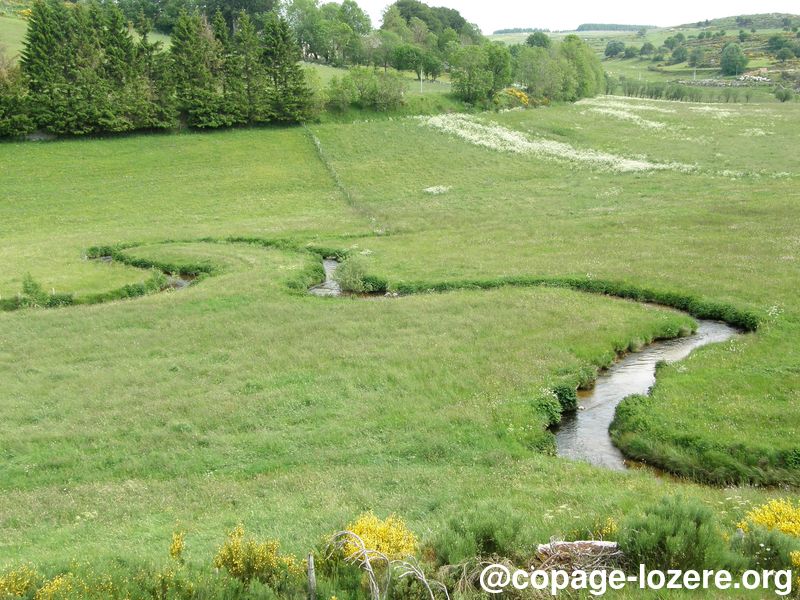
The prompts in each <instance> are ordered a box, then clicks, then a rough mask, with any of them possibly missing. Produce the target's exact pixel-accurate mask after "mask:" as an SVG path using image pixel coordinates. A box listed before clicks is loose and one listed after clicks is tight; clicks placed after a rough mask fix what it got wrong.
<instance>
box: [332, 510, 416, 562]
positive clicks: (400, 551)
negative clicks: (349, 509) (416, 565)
mask: <svg viewBox="0 0 800 600" xmlns="http://www.w3.org/2000/svg"><path fill="white" fill-rule="evenodd" d="M347 529H348V530H349V531H352V532H353V533H355V534H356V535H357V536H358V537H360V538H361V539H362V540H363V542H364V546H365V547H366V548H368V549H370V550H377V551H378V552H382V553H383V554H385V555H386V556H387V557H388V558H389V559H390V560H395V559H399V558H405V557H407V556H413V555H414V554H415V553H416V551H417V545H418V544H417V538H416V536H415V535H414V534H413V533H412V532H411V530H410V529H409V528H408V527H406V524H405V522H404V521H403V520H402V519H400V518H399V517H396V516H395V515H390V516H389V517H387V518H386V519H384V520H381V519H379V518H378V517H376V516H375V515H374V514H373V513H372V512H368V513H364V514H363V515H361V516H360V517H359V518H358V519H356V520H355V521H354V522H353V523H350V524H349V525H348V526H347ZM343 550H344V553H345V555H347V556H350V555H352V554H355V553H356V552H358V550H359V548H358V546H357V544H356V543H355V542H353V541H348V542H347V543H346V544H345V546H344V548H343Z"/></svg>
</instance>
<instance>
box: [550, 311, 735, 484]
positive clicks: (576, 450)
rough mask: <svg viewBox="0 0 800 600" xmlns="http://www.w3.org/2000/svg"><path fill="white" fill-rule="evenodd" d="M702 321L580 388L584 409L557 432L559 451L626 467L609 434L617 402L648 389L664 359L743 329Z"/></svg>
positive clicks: (629, 357) (682, 355) (612, 466)
mask: <svg viewBox="0 0 800 600" xmlns="http://www.w3.org/2000/svg"><path fill="white" fill-rule="evenodd" d="M698 323H699V327H698V329H697V331H696V332H695V333H693V334H692V335H689V336H687V337H682V338H676V339H672V340H661V341H657V342H653V343H652V344H650V345H649V346H647V347H646V348H645V349H644V350H642V351H641V352H635V353H632V354H627V355H626V356H624V357H623V358H622V359H621V360H619V361H618V362H616V363H614V364H613V365H612V366H611V367H610V368H609V369H607V370H605V371H603V372H602V373H600V375H599V376H598V377H597V381H596V382H595V385H594V387H593V388H592V389H590V390H585V391H583V390H582V391H579V392H578V405H579V407H580V408H579V410H577V411H576V412H575V413H572V414H569V415H564V417H563V419H562V421H561V424H560V425H559V426H558V428H557V429H556V430H555V435H556V447H557V451H558V455H559V456H562V457H564V458H570V459H573V460H583V461H586V462H589V463H591V464H593V465H597V466H601V467H606V468H608V469H613V470H616V471H621V470H624V469H626V468H627V466H626V464H625V457H624V456H623V454H622V452H620V450H619V449H618V448H617V447H616V446H614V444H613V443H612V442H611V436H610V435H609V432H608V428H609V427H610V426H611V422H612V421H613V420H614V414H615V412H616V408H617V405H618V404H619V403H620V402H621V401H622V400H623V398H626V397H627V396H630V395H632V394H648V393H649V391H650V388H651V387H652V386H653V384H654V383H655V381H656V365H657V364H658V363H659V362H668V363H672V362H677V361H679V360H682V359H684V358H686V357H687V356H689V354H690V353H691V352H692V350H694V349H695V348H700V347H701V346H706V345H708V344H715V343H719V342H724V341H726V340H729V339H731V338H732V337H734V336H735V335H736V334H737V333H738V331H737V330H736V329H734V328H733V327H730V326H729V325H726V324H725V323H720V322H717V321H703V320H698Z"/></svg>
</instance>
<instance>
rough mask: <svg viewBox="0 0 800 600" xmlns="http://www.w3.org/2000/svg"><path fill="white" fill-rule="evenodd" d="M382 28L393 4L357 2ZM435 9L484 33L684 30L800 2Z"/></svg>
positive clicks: (790, 8)
mask: <svg viewBox="0 0 800 600" xmlns="http://www.w3.org/2000/svg"><path fill="white" fill-rule="evenodd" d="M357 1H358V3H359V5H360V6H361V7H362V8H364V9H365V10H366V11H368V12H369V14H370V16H371V17H372V23H373V25H374V26H376V27H377V26H379V25H380V21H381V15H382V14H383V10H384V8H385V7H386V6H387V5H388V4H391V2H392V1H393V0H357ZM424 1H425V3H426V4H429V5H431V6H448V7H450V8H455V9H457V10H459V11H460V12H461V14H462V15H463V16H464V17H465V18H466V19H467V20H468V21H470V22H472V23H477V24H478V25H479V26H480V28H481V29H482V30H483V32H484V33H486V34H488V33H491V32H492V31H495V30H497V29H505V28H511V27H541V28H544V29H552V30H559V29H575V28H576V27H577V26H578V25H580V24H581V23H626V24H632V25H658V26H668V25H681V24H683V23H695V22H697V21H701V20H705V19H713V18H716V17H729V16H733V15H742V14H754V13H768V12H778V13H795V14H796V13H798V12H800V2H798V0H725V1H724V2H723V1H722V0H700V1H698V0H669V1H668V2H650V1H647V0H608V1H606V2H601V1H599V0H565V1H562V2H559V1H558V0H555V1H553V0H549V1H545V2H536V1H531V0H424Z"/></svg>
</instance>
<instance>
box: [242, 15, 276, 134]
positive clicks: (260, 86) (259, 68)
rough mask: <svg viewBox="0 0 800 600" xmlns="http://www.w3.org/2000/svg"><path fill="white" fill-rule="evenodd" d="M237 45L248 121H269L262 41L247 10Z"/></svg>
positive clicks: (243, 17)
mask: <svg viewBox="0 0 800 600" xmlns="http://www.w3.org/2000/svg"><path fill="white" fill-rule="evenodd" d="M234 47H235V56H236V60H237V68H238V73H237V75H238V80H239V82H240V83H241V98H242V106H243V112H244V116H245V121H246V122H247V123H264V122H267V121H269V120H270V119H271V117H272V115H271V114H270V106H269V105H270V102H269V100H270V98H269V90H268V83H267V77H266V72H265V69H264V65H263V64H262V62H261V52H262V49H261V40H260V39H259V36H258V32H257V31H256V27H255V24H254V23H253V20H252V19H251V18H250V16H249V15H248V14H247V13H245V12H244V11H243V12H241V13H240V14H239V19H238V21H237V28H236V35H235V36H234Z"/></svg>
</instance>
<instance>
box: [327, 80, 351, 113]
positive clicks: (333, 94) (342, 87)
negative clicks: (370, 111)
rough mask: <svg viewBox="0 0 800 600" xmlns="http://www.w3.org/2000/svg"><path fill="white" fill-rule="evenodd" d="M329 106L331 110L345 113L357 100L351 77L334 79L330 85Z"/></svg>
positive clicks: (328, 92)
mask: <svg viewBox="0 0 800 600" xmlns="http://www.w3.org/2000/svg"><path fill="white" fill-rule="evenodd" d="M327 96H328V98H327V100H328V102H327V106H328V108H329V109H330V110H332V111H336V112H344V111H346V110H347V109H348V108H350V105H351V104H352V103H353V102H354V101H355V99H356V90H355V87H354V86H353V80H352V79H351V78H349V77H342V78H341V79H340V78H339V77H334V78H333V79H331V81H330V83H329V84H328V91H327Z"/></svg>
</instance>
